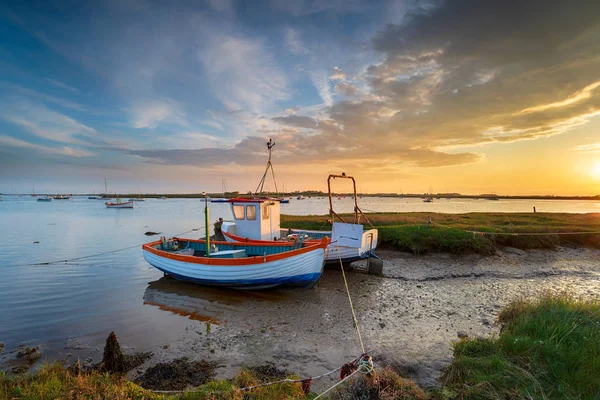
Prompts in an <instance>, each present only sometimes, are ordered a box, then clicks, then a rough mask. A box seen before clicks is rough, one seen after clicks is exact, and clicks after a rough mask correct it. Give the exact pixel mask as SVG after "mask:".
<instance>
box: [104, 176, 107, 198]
mask: <svg viewBox="0 0 600 400" xmlns="http://www.w3.org/2000/svg"><path fill="white" fill-rule="evenodd" d="M104 194H108V189H107V188H106V178H104Z"/></svg>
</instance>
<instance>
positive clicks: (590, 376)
mask: <svg viewBox="0 0 600 400" xmlns="http://www.w3.org/2000/svg"><path fill="white" fill-rule="evenodd" d="M498 320H499V322H500V323H502V324H503V329H502V332H501V334H500V335H499V337H497V338H492V339H468V340H463V341H460V342H458V343H456V344H455V345H454V356H455V359H454V361H453V363H452V364H451V365H450V366H449V367H448V369H447V370H446V372H445V374H444V376H443V379H442V380H443V383H444V384H445V385H446V386H447V387H449V388H451V389H453V390H455V391H456V392H457V393H458V394H459V396H458V398H464V399H514V398H529V399H590V400H591V399H600V302H599V301H580V300H575V299H573V298H571V297H569V296H566V295H565V296H558V297H556V296H544V297H542V298H540V299H538V300H535V301H530V302H527V301H517V302H514V303H512V304H511V305H509V306H508V307H506V308H505V309H504V310H503V311H502V312H501V313H500V315H499V318H498Z"/></svg>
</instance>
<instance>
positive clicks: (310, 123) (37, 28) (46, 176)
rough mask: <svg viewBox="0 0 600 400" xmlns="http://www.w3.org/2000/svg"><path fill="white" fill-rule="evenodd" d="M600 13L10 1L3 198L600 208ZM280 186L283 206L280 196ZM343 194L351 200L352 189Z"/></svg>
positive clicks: (552, 4) (303, 0)
mask: <svg viewBox="0 0 600 400" xmlns="http://www.w3.org/2000/svg"><path fill="white" fill-rule="evenodd" d="M598 15H600V2H598V1H586V0H581V1H578V2H571V1H552V0H548V1H544V2H539V1H533V0H532V1H513V0H506V1H494V2H491V1H490V2H488V1H479V0H457V1H448V2H445V1H440V0H402V1H354V0H339V1H338V0H330V1H312V0H297V1H287V0H267V1H234V0H228V1H218V0H207V1H170V2H165V1H149V0H114V1H94V2H85V1H83V2H82V1H69V0H63V1H51V0H49V1H18V2H7V1H4V2H0V192H4V193H7V192H25V193H27V192H30V191H32V190H34V189H35V191H36V192H37V193H46V192H51V193H56V192H63V193H77V192H78V193H92V192H97V193H99V192H103V191H104V178H106V179H107V181H108V186H109V192H142V193H146V192H154V193H157V192H158V193H163V192H167V193H176V192H178V193H197V192H202V191H210V192H220V191H221V187H222V182H223V181H225V182H226V186H227V189H228V190H239V191H240V192H247V191H250V190H252V191H254V189H255V188H256V186H257V185H258V182H259V180H260V178H261V177H262V173H263V171H264V168H265V164H266V161H267V157H268V153H267V148H266V145H265V144H266V142H267V141H268V140H269V139H270V138H272V139H273V140H274V141H275V143H276V146H275V147H274V148H273V165H274V168H275V174H276V178H277V184H278V187H279V189H281V188H282V187H283V186H284V187H285V190H287V191H294V190H309V189H315V190H326V189H327V185H326V182H327V175H328V174H330V173H341V172H345V173H346V174H348V175H353V176H355V177H356V178H357V181H358V188H359V191H361V192H371V193H377V192H396V193H401V192H404V193H423V192H428V191H429V190H432V192H434V193H438V192H439V193H442V192H459V193H463V194H480V193H498V194H515V195H527V194H551V195H596V194H600V18H598ZM266 187H267V188H268V189H270V190H274V184H273V182H272V180H268V181H267V184H266ZM334 189H335V190H339V191H344V190H349V189H350V188H349V187H346V186H344V185H343V184H341V183H340V184H339V186H337V187H335V188H334Z"/></svg>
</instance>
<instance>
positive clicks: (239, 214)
mask: <svg viewBox="0 0 600 400" xmlns="http://www.w3.org/2000/svg"><path fill="white" fill-rule="evenodd" d="M231 209H232V210H233V216H234V217H235V219H244V206H238V205H235V206H233V207H231Z"/></svg>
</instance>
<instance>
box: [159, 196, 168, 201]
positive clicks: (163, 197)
mask: <svg viewBox="0 0 600 400" xmlns="http://www.w3.org/2000/svg"><path fill="white" fill-rule="evenodd" d="M158 199H159V200H166V199H167V197H166V196H160V197H159V198H158Z"/></svg>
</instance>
